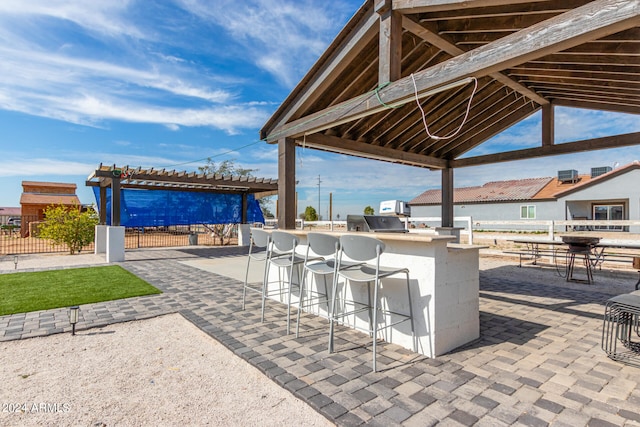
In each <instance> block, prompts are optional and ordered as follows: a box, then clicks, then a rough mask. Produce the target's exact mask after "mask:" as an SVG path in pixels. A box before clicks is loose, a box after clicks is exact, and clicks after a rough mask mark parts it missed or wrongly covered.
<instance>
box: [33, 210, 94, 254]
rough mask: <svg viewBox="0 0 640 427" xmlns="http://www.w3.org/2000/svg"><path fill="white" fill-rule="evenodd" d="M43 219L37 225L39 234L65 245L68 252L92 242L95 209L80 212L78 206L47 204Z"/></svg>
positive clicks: (74, 251) (78, 250) (77, 250)
mask: <svg viewBox="0 0 640 427" xmlns="http://www.w3.org/2000/svg"><path fill="white" fill-rule="evenodd" d="M44 215H45V221H44V223H42V224H41V225H40V227H39V235H40V237H41V238H44V239H51V240H53V241H54V243H55V244H57V245H62V244H64V245H67V247H68V248H69V253H70V254H71V255H73V254H74V253H76V252H78V253H80V251H81V250H82V248H83V247H84V246H86V245H88V244H90V243H92V242H93V239H94V236H95V227H96V225H97V224H98V216H97V214H96V212H95V211H93V210H91V211H86V212H81V211H80V207H79V206H72V207H69V206H63V205H59V206H53V205H52V206H49V207H48V208H46V209H45V211H44Z"/></svg>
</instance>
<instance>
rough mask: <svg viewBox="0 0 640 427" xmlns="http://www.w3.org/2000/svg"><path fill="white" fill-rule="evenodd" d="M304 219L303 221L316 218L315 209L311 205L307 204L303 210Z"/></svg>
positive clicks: (315, 219)
mask: <svg viewBox="0 0 640 427" xmlns="http://www.w3.org/2000/svg"><path fill="white" fill-rule="evenodd" d="M304 220H305V221H317V220H318V213H317V212H316V209H315V208H314V207H313V206H307V208H306V209H305V210H304Z"/></svg>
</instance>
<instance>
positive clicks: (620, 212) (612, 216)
mask: <svg viewBox="0 0 640 427" xmlns="http://www.w3.org/2000/svg"><path fill="white" fill-rule="evenodd" d="M593 219H595V220H600V221H611V220H621V219H624V206H623V205H593ZM596 230H618V231H619V230H622V227H621V226H619V225H617V226H616V225H611V226H602V225H600V226H596Z"/></svg>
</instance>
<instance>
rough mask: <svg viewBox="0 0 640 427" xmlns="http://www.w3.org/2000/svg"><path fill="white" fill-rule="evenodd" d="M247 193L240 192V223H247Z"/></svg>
mask: <svg viewBox="0 0 640 427" xmlns="http://www.w3.org/2000/svg"><path fill="white" fill-rule="evenodd" d="M247 207H248V206H247V193H242V220H241V221H240V222H241V223H242V224H246V223H247Z"/></svg>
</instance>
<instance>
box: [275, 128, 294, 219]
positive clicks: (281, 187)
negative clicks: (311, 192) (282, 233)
mask: <svg viewBox="0 0 640 427" xmlns="http://www.w3.org/2000/svg"><path fill="white" fill-rule="evenodd" d="M295 199H296V144H295V140H293V139H291V138H283V139H280V140H279V141H278V208H279V209H278V228H280V229H284V230H293V229H295V228H296V210H295V208H296V206H295V205H296V200H295Z"/></svg>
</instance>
